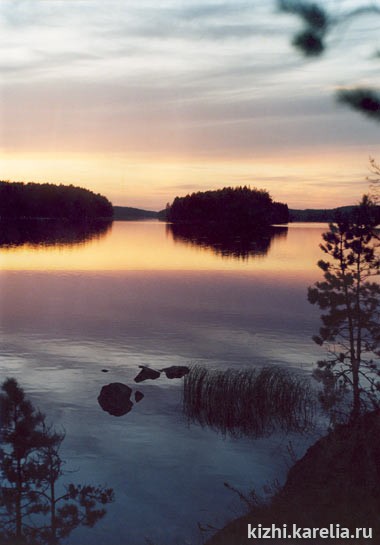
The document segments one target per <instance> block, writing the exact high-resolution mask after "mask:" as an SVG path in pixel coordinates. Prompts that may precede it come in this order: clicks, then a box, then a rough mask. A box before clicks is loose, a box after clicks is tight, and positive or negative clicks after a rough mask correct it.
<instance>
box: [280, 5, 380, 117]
mask: <svg viewBox="0 0 380 545" xmlns="http://www.w3.org/2000/svg"><path fill="white" fill-rule="evenodd" d="M278 6H279V9H280V10H281V11H282V12H285V13H291V14H294V15H296V16H298V17H299V18H300V19H301V21H302V24H303V28H302V29H301V30H300V31H299V32H298V33H297V34H296V35H295V36H294V38H293V41H292V43H293V45H294V46H295V47H296V48H297V49H298V50H299V51H301V52H302V53H303V55H305V56H307V57H318V56H320V55H322V54H323V53H324V51H325V49H326V41H327V38H328V35H329V33H330V32H331V31H332V30H333V29H334V28H337V27H339V25H341V24H342V23H344V22H347V21H350V20H352V19H355V18H357V17H360V16H361V15H366V14H370V15H374V16H377V17H379V21H380V5H376V4H375V3H366V4H364V5H362V6H360V7H356V8H353V9H348V10H347V11H341V12H340V13H339V15H337V14H331V13H330V12H329V11H328V10H327V9H326V8H324V7H322V3H321V2H316V3H315V2H308V1H305V0H278ZM374 58H379V52H378V51H375V53H374ZM337 98H338V100H339V102H341V103H342V104H346V105H347V106H350V107H351V108H353V109H355V110H357V111H359V112H361V113H363V114H365V115H367V116H368V117H370V118H371V119H373V120H374V121H378V122H379V121H380V91H379V89H375V88H370V87H351V86H350V88H348V89H342V90H340V91H338V93H337Z"/></svg>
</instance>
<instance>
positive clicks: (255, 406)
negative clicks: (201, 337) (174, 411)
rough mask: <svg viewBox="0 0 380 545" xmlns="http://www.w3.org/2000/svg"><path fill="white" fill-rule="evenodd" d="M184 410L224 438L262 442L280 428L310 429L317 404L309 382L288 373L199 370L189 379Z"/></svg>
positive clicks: (194, 369) (276, 370)
mask: <svg viewBox="0 0 380 545" xmlns="http://www.w3.org/2000/svg"><path fill="white" fill-rule="evenodd" d="M183 407H184V412H185V414H186V415H187V416H188V417H189V419H190V420H191V421H194V422H198V423H199V424H201V425H202V426H209V427H211V428H213V429H215V430H218V431H221V432H222V433H223V434H227V433H228V434H231V435H232V436H241V435H249V436H253V437H262V436H265V435H268V434H270V433H271V432H273V431H275V430H276V429H281V430H285V431H287V432H288V431H298V432H304V431H306V430H308V429H310V427H311V426H312V425H313V420H314V411H315V400H314V395H313V392H312V389H311V386H310V383H309V381H308V380H306V379H303V378H301V377H299V376H297V375H295V374H292V373H290V372H289V371H287V370H286V369H281V368H278V367H264V368H263V369H260V370H259V369H255V368H252V369H240V370H235V369H227V370H226V371H220V370H215V369H211V370H210V369H206V368H205V367H203V366H200V365H194V366H193V367H192V368H191V370H190V373H189V374H188V375H186V376H185V382H184V396H183Z"/></svg>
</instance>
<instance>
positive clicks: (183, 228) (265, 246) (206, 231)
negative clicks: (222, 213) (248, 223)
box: [166, 223, 288, 260]
mask: <svg viewBox="0 0 380 545" xmlns="http://www.w3.org/2000/svg"><path fill="white" fill-rule="evenodd" d="M166 228H167V232H168V233H170V234H171V236H172V237H173V240H174V241H178V242H181V243H185V244H189V245H191V246H200V247H202V248H209V249H211V250H212V251H213V252H214V253H215V254H216V255H219V256H222V257H233V258H236V259H242V260H248V259H249V258H250V257H260V256H265V255H266V254H267V253H268V251H269V249H270V247H271V243H272V240H273V239H275V238H285V237H286V235H287V232H288V228H287V227H282V226H281V227H279V226H278V227H273V226H272V227H269V228H267V229H262V230H260V231H257V228H251V229H241V228H239V227H234V226H231V225H228V226H225V225H221V224H218V225H210V224H206V225H203V224H178V223H177V224H167V227H166Z"/></svg>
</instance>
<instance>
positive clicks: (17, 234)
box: [0, 219, 112, 248]
mask: <svg viewBox="0 0 380 545" xmlns="http://www.w3.org/2000/svg"><path fill="white" fill-rule="evenodd" d="M111 225H112V221H110V220H94V221H91V222H82V223H81V222H78V223H72V222H68V221H65V220H38V219H35V220H13V221H1V222H0V248H1V247H10V248H12V247H15V246H22V245H24V244H29V245H32V246H64V245H73V244H80V243H83V242H86V241H88V240H91V239H92V238H99V237H102V236H104V235H105V234H106V233H107V231H109V229H110V227H111Z"/></svg>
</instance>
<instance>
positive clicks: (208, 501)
mask: <svg viewBox="0 0 380 545" xmlns="http://www.w3.org/2000/svg"><path fill="white" fill-rule="evenodd" d="M325 228H326V227H325V226H324V225H318V224H296V225H291V226H289V228H278V229H276V230H275V231H274V232H273V233H271V235H270V236H269V237H267V239H266V240H265V241H264V242H261V243H260V244H256V243H255V244H253V245H252V246H249V245H248V246H249V247H247V241H243V242H241V241H238V244H237V246H236V245H234V244H235V243H234V242H233V243H231V241H230V242H229V243H228V244H227V245H224V244H222V243H221V242H220V239H218V237H216V238H214V239H212V240H209V239H207V237H204V236H203V235H202V234H199V233H198V234H194V233H190V234H189V233H178V232H177V233H173V232H172V231H171V230H170V229H168V228H167V227H166V226H165V225H164V224H162V223H156V222H151V223H146V222H139V223H137V222H136V223H126V222H125V223H124V222H116V223H114V224H113V226H112V227H111V228H109V229H108V231H107V230H105V231H103V232H102V233H101V234H99V235H98V236H97V237H95V238H93V239H91V240H84V241H82V242H80V243H77V244H72V245H67V244H66V245H64V244H61V245H59V244H56V245H54V244H51V243H47V242H46V240H45V241H41V244H39V243H38V240H37V241H36V240H34V241H33V244H27V243H25V241H22V242H18V243H17V244H12V242H9V241H7V244H3V245H2V246H1V247H0V266H1V273H0V327H1V338H2V343H1V361H0V367H1V377H2V378H5V377H7V376H13V377H15V378H17V380H18V381H19V383H20V385H21V386H23V387H24V389H25V390H26V392H27V393H28V394H29V396H30V397H31V399H32V401H33V402H34V404H35V405H37V406H38V407H39V408H40V409H41V410H43V411H44V412H45V413H46V414H47V416H48V418H49V420H50V421H52V422H54V424H55V425H57V426H58V427H63V428H64V430H65V432H66V439H65V441H64V443H63V447H62V457H63V458H64V459H65V460H66V462H67V463H66V466H65V468H66V469H67V470H69V471H74V473H72V474H70V475H68V476H67V479H66V480H67V481H68V482H69V481H73V482H78V483H80V482H81V483H93V484H97V483H99V484H104V485H107V486H110V487H113V488H114V490H115V496H116V499H115V502H114V503H113V504H111V505H110V506H109V507H108V513H107V515H106V517H105V518H104V519H103V520H102V521H101V522H99V523H98V524H97V525H96V526H95V527H94V528H93V529H78V530H75V531H74V532H73V533H72V535H71V537H70V539H69V543H70V545H86V544H91V545H109V544H111V543H112V545H126V544H131V545H140V544H141V545H144V544H146V543H147V541H146V539H151V540H152V541H153V542H154V543H155V545H176V544H180V543H181V544H185V543H192V544H193V545H194V544H198V543H200V542H201V538H202V535H201V532H200V531H199V528H198V523H200V524H201V525H203V526H206V525H207V524H210V525H213V526H215V527H220V526H222V525H223V523H225V522H226V521H227V520H228V519H229V518H232V517H234V516H236V515H237V514H240V512H241V509H242V505H241V504H240V503H239V501H238V500H237V498H236V497H235V496H234V495H233V494H232V493H231V492H229V491H228V490H227V489H226V488H225V487H224V485H223V483H224V482H226V481H227V482H228V483H230V484H231V485H232V486H234V487H236V488H239V489H241V490H242V491H248V490H250V489H251V488H255V489H256V490H257V491H258V492H259V493H260V492H261V491H262V489H263V486H265V485H266V484H268V483H271V482H273V481H274V479H279V480H280V481H282V480H283V479H284V477H285V475H286V471H287V468H288V467H289V465H290V459H289V456H288V454H287V446H288V444H289V441H290V440H291V441H292V445H293V447H294V448H295V450H296V451H297V452H298V453H299V454H302V452H303V451H304V450H305V448H306V447H307V444H308V443H310V442H312V441H313V438H310V437H309V438H305V437H297V436H295V435H294V436H292V437H289V436H288V437H287V436H284V435H276V436H272V437H269V438H266V439H260V440H253V439H250V438H244V439H239V440H238V439H231V438H223V437H221V436H220V435H219V434H218V433H216V432H214V431H211V430H209V429H205V428H201V427H199V426H197V425H196V424H191V425H190V424H189V423H188V422H187V421H186V418H185V417H184V416H183V414H182V406H181V395H182V394H181V388H182V384H183V383H182V380H183V379H182V380H181V379H174V380H169V379H166V378H164V377H162V376H161V377H160V379H158V380H156V381H154V382H153V381H151V382H144V383H142V384H140V385H138V389H139V390H140V391H141V392H143V393H144V395H145V397H144V399H143V400H142V401H141V402H140V403H138V404H136V403H135V404H134V406H133V409H132V411H131V412H130V413H128V414H126V415H125V416H122V417H120V418H117V417H114V416H111V415H109V414H108V413H106V412H104V411H102V409H101V408H100V406H99V404H98V402H97V397H98V395H99V392H100V389H101V388H102V386H103V385H105V384H108V383H110V382H123V383H125V384H128V385H129V386H131V387H132V388H133V389H134V390H135V389H137V388H136V386H137V385H136V384H135V383H134V382H133V378H134V377H135V376H136V374H137V373H138V371H139V369H138V366H139V365H149V366H151V367H153V368H157V369H160V368H162V367H167V366H170V365H189V364H191V363H202V364H204V365H207V366H209V367H212V368H227V367H236V368H239V367H250V366H255V365H259V366H260V365H263V364H266V363H270V364H278V365H282V366H287V367H291V368H293V369H295V370H297V372H299V373H300V374H309V373H310V369H311V368H312V366H313V363H314V362H315V361H316V360H317V359H318V358H320V357H321V353H322V352H321V351H320V349H318V347H317V346H316V345H314V344H313V342H312V341H311V335H312V334H313V333H315V332H316V331H317V329H318V325H319V315H318V311H317V310H316V309H314V308H313V307H312V306H311V305H310V304H309V303H308V302H307V300H306V289H307V286H308V285H310V284H312V283H313V282H314V281H316V280H318V279H319V278H320V273H319V270H318V269H317V267H316V265H315V263H316V261H317V260H318V259H320V258H321V255H320V250H319V249H318V244H319V242H320V236H321V233H322V232H323V231H324V230H325ZM231 244H232V246H233V247H232V246H231ZM104 368H106V369H108V370H109V372H108V374H105V373H102V369H104Z"/></svg>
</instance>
